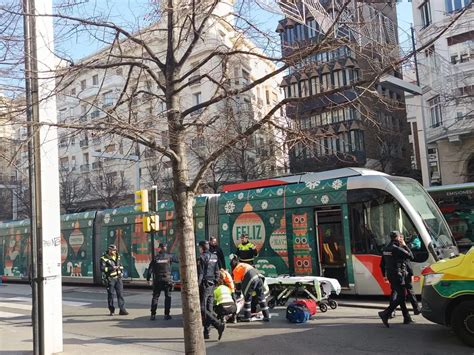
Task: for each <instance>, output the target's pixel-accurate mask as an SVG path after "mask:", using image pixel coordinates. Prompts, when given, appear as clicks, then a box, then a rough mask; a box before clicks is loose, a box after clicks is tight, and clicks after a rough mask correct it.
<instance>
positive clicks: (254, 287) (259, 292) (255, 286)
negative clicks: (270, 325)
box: [244, 278, 270, 318]
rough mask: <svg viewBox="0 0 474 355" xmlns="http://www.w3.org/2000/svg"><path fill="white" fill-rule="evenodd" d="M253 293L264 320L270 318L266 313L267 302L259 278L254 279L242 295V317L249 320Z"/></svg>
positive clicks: (268, 313) (267, 312)
mask: <svg viewBox="0 0 474 355" xmlns="http://www.w3.org/2000/svg"><path fill="white" fill-rule="evenodd" d="M254 292H255V294H256V295H255V298H256V300H257V301H258V304H259V305H260V310H261V311H262V313H263V316H264V317H265V318H269V317H270V312H269V311H268V306H267V300H266V299H265V293H264V289H263V282H262V280H261V279H260V278H256V279H255V280H254V281H252V283H251V284H250V286H249V287H248V291H247V293H246V294H245V295H244V317H245V318H250V316H251V308H252V294H253V293H254Z"/></svg>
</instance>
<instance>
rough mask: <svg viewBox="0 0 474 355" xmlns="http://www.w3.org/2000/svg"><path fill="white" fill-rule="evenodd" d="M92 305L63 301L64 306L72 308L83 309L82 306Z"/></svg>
mask: <svg viewBox="0 0 474 355" xmlns="http://www.w3.org/2000/svg"><path fill="white" fill-rule="evenodd" d="M90 304H92V303H87V302H74V301H63V305H65V306H71V307H82V306H88V305H90Z"/></svg>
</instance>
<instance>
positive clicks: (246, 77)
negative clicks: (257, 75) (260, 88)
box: [242, 69, 250, 85]
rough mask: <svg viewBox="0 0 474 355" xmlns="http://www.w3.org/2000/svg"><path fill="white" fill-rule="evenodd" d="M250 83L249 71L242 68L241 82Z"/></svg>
mask: <svg viewBox="0 0 474 355" xmlns="http://www.w3.org/2000/svg"><path fill="white" fill-rule="evenodd" d="M248 83H250V73H249V72H248V71H246V70H244V69H242V84H244V85H247V84H248Z"/></svg>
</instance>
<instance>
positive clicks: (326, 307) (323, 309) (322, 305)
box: [319, 303, 328, 313]
mask: <svg viewBox="0 0 474 355" xmlns="http://www.w3.org/2000/svg"><path fill="white" fill-rule="evenodd" d="M319 310H320V311H321V312H323V313H324V312H327V311H328V306H326V304H325V303H320V304H319Z"/></svg>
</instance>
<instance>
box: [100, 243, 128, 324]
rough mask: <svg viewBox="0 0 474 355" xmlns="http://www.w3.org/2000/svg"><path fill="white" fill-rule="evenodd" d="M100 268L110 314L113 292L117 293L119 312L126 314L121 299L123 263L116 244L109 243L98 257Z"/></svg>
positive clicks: (113, 309)
mask: <svg viewBox="0 0 474 355" xmlns="http://www.w3.org/2000/svg"><path fill="white" fill-rule="evenodd" d="M100 270H101V271H102V280H103V283H104V285H105V287H106V289H107V303H108V307H109V311H110V315H111V316H113V315H114V314H115V307H114V292H115V294H116V295H117V303H118V306H119V309H120V312H119V314H120V315H121V316H126V315H127V314H128V312H127V310H126V309H125V301H124V299H123V282H122V275H123V265H122V263H121V261H120V255H119V254H118V250H117V246H116V245H114V244H110V245H109V247H108V249H107V251H106V252H105V253H104V254H103V255H102V256H101V257H100Z"/></svg>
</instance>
